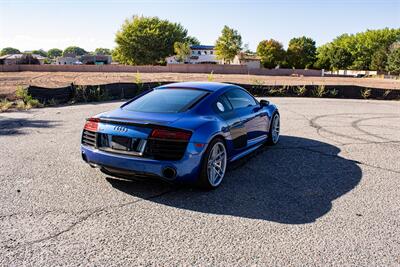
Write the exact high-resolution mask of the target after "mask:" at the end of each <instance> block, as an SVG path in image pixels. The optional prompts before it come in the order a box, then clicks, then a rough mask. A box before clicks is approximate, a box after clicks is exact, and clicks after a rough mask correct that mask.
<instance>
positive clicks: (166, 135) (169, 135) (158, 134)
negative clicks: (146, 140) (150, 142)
mask: <svg viewBox="0 0 400 267" xmlns="http://www.w3.org/2000/svg"><path fill="white" fill-rule="evenodd" d="M191 136H192V134H191V133H188V132H181V131H171V130H165V129H153V131H152V132H151V135H150V137H153V138H160V139H174V140H185V141H188V140H189V139H190V137H191Z"/></svg>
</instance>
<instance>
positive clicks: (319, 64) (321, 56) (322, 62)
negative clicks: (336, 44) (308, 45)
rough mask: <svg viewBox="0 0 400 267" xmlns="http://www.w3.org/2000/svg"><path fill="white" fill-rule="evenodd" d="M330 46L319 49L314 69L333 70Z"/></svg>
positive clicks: (326, 45)
mask: <svg viewBox="0 0 400 267" xmlns="http://www.w3.org/2000/svg"><path fill="white" fill-rule="evenodd" d="M329 52H330V44H329V43H328V44H325V45H322V46H320V47H318V48H317V56H316V61H315V64H314V67H315V68H317V69H325V70H329V69H331V60H330V53H329Z"/></svg>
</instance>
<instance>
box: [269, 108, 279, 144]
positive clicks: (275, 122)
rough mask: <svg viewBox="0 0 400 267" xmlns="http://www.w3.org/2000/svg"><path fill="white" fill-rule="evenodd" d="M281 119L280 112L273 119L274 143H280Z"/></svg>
mask: <svg viewBox="0 0 400 267" xmlns="http://www.w3.org/2000/svg"><path fill="white" fill-rule="evenodd" d="M280 124H281V123H280V119H279V114H275V115H274V119H273V120H272V127H271V131H272V133H271V134H272V142H273V143H274V144H276V143H278V140H279V131H280Z"/></svg>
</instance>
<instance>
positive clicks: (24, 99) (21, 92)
mask: <svg viewBox="0 0 400 267" xmlns="http://www.w3.org/2000/svg"><path fill="white" fill-rule="evenodd" d="M15 95H16V96H17V99H18V101H17V109H31V108H41V107H43V104H41V103H40V102H39V100H37V99H34V98H33V97H32V96H31V95H30V94H29V93H28V89H27V88H24V87H22V86H18V87H17V90H16V92H15Z"/></svg>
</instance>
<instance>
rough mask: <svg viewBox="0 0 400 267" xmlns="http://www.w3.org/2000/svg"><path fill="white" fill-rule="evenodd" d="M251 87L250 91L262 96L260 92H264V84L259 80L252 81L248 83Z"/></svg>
mask: <svg viewBox="0 0 400 267" xmlns="http://www.w3.org/2000/svg"><path fill="white" fill-rule="evenodd" d="M250 82H251V84H252V86H251V89H252V90H253V91H254V92H255V93H256V94H259V93H260V91H261V95H263V93H262V91H264V82H263V81H261V80H257V79H254V80H252V81H250Z"/></svg>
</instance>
